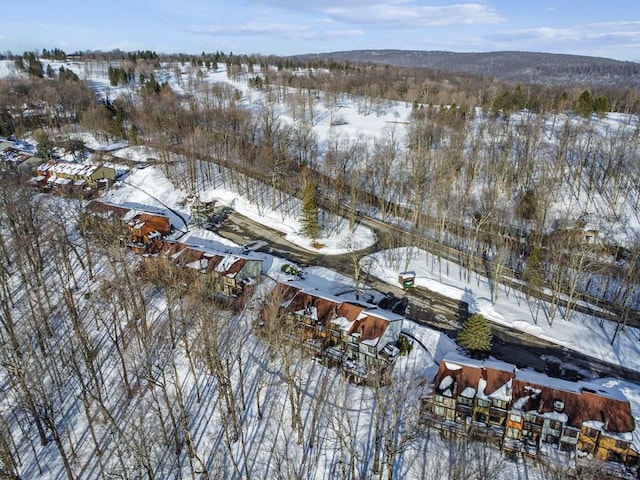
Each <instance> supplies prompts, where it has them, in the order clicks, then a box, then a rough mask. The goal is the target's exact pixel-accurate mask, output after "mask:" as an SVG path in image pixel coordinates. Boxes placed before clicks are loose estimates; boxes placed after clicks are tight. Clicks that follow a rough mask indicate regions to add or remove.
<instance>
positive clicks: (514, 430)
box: [506, 427, 520, 440]
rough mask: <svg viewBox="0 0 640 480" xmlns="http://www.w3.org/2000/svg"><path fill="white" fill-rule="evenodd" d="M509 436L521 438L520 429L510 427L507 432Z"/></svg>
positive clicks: (516, 438)
mask: <svg viewBox="0 0 640 480" xmlns="http://www.w3.org/2000/svg"><path fill="white" fill-rule="evenodd" d="M506 435H507V438H511V439H513V440H519V439H520V430H519V429H517V428H513V427H509V428H507V432H506Z"/></svg>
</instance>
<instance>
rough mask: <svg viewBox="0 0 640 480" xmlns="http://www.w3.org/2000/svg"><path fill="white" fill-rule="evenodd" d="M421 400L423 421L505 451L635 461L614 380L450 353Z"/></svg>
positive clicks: (629, 422) (626, 410)
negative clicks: (570, 376) (558, 374)
mask: <svg viewBox="0 0 640 480" xmlns="http://www.w3.org/2000/svg"><path fill="white" fill-rule="evenodd" d="M423 407H424V410H423V419H424V421H425V422H426V423H427V424H429V425H431V426H433V427H436V428H438V429H440V430H442V431H443V432H444V433H446V434H455V435H471V436H474V437H481V438H487V439H490V440H493V441H495V442H496V443H498V444H499V445H500V446H501V447H502V448H503V449H505V450H508V451H513V452H522V453H524V454H529V455H551V454H553V455H556V454H564V455H566V456H567V458H569V459H573V460H574V461H576V462H577V463H578V464H579V463H580V462H586V461H593V460H594V459H595V460H599V461H601V462H616V463H619V464H625V465H635V464H636V463H637V461H638V450H637V447H634V445H633V431H634V429H635V424H634V419H633V416H632V413H631V406H630V403H629V401H628V400H627V399H626V398H625V397H624V395H622V393H621V392H620V391H619V390H618V389H615V388H606V387H603V386H601V385H597V384H594V383H590V382H583V381H578V382H572V381H567V380H561V379H556V378H552V377H549V376H547V375H544V374H541V373H536V372H532V371H529V370H519V369H517V368H516V367H515V366H514V365H511V364H508V363H504V362H498V361H494V360H484V361H481V360H473V359H469V358H465V357H461V356H459V355H456V354H449V355H447V356H446V357H445V358H444V359H443V360H442V362H441V363H440V366H439V370H438V373H437V375H436V377H435V379H434V384H433V392H432V394H431V395H429V396H427V397H426V398H425V399H424V400H423Z"/></svg>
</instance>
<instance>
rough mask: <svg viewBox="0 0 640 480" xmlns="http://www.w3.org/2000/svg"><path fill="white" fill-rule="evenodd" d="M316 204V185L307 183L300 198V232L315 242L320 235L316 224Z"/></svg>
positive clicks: (317, 210) (318, 210) (317, 209)
mask: <svg viewBox="0 0 640 480" xmlns="http://www.w3.org/2000/svg"><path fill="white" fill-rule="evenodd" d="M319 212H320V209H319V208H318V202H317V198H316V184H315V183H314V182H311V181H308V182H307V183H306V184H305V186H304V195H303V197H302V221H301V223H302V232H303V233H304V234H305V235H306V236H307V237H309V238H311V239H313V240H315V239H316V238H318V235H319V234H320V225H319V224H318V213H319Z"/></svg>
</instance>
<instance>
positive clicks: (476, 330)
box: [456, 313, 491, 356]
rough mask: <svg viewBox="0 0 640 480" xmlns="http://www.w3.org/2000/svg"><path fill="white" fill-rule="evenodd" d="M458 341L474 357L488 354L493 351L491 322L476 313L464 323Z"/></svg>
mask: <svg viewBox="0 0 640 480" xmlns="http://www.w3.org/2000/svg"><path fill="white" fill-rule="evenodd" d="M456 341H457V342H458V345H460V346H461V347H462V348H464V349H465V350H468V351H469V352H470V353H471V354H472V355H474V356H475V355H485V354H488V353H489V352H490V351H491V328H490V327H489V322H488V321H487V319H486V318H484V317H483V316H482V315H480V314H479V313H474V314H473V315H471V316H470V317H469V318H467V320H466V321H465V322H464V325H463V326H462V328H461V329H460V331H459V332H458V338H457V340H456Z"/></svg>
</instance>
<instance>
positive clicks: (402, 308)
mask: <svg viewBox="0 0 640 480" xmlns="http://www.w3.org/2000/svg"><path fill="white" fill-rule="evenodd" d="M407 306H409V299H408V298H407V297H402V298H401V299H400V300H398V301H397V302H395V303H394V304H393V305H391V307H390V308H391V311H392V312H393V313H395V314H398V315H404V313H405V312H406V310H407Z"/></svg>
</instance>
